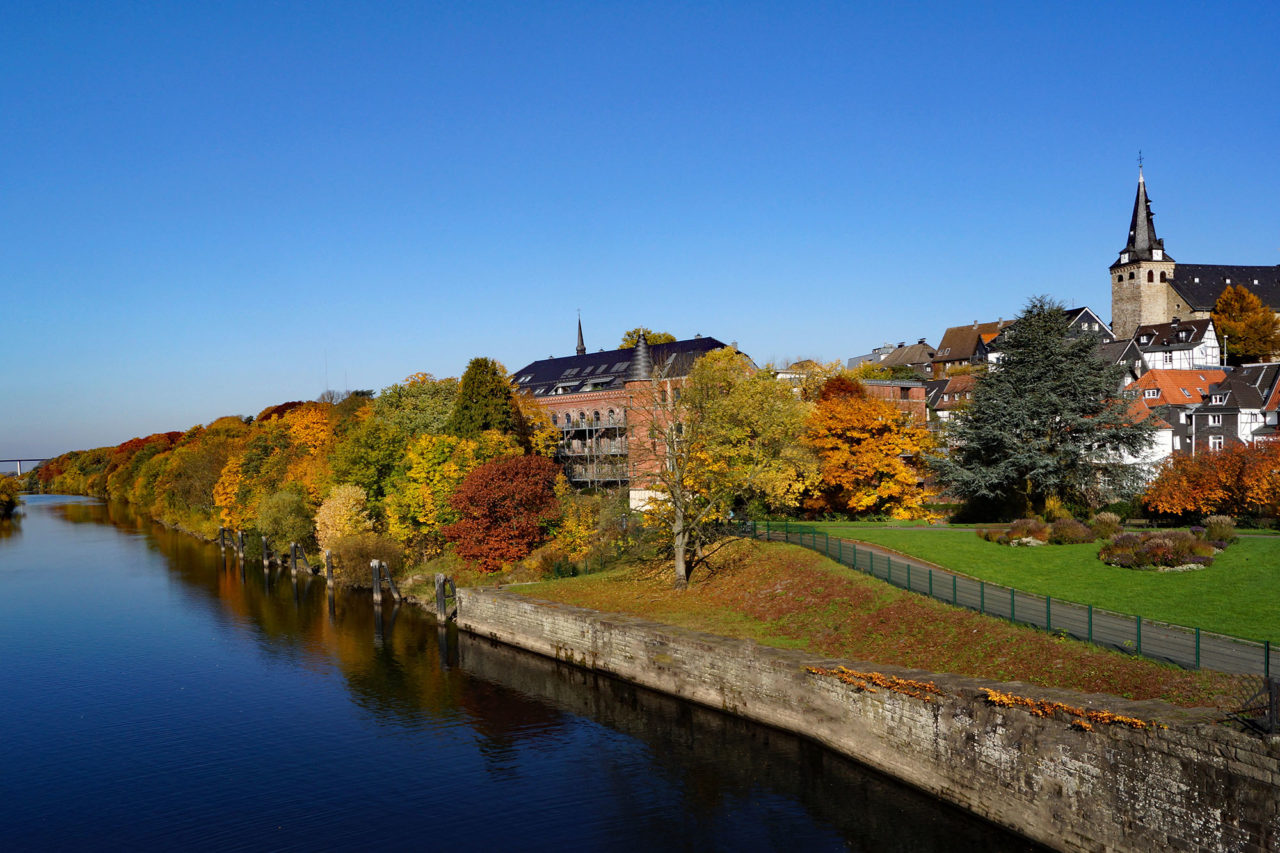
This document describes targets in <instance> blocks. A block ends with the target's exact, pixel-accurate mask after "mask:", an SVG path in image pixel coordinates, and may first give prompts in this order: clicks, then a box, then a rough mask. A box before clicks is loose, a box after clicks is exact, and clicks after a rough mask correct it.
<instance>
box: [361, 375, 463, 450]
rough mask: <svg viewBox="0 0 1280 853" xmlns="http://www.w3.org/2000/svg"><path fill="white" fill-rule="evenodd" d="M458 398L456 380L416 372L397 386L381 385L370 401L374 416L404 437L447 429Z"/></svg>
mask: <svg viewBox="0 0 1280 853" xmlns="http://www.w3.org/2000/svg"><path fill="white" fill-rule="evenodd" d="M457 399H458V380H457V379H454V378H452V377H450V378H448V379H436V378H435V377H434V376H432V375H431V374H430V373H415V374H413V375H411V376H408V377H405V380H404V381H403V382H401V383H400V384H398V385H391V386H389V387H387V388H383V389H382V391H381V392H380V393H379V394H378V396H377V397H376V398H375V399H374V401H373V417H374V418H375V419H376V420H380V421H382V422H384V423H386V424H388V425H390V426H393V427H395V428H396V429H398V430H400V431H401V432H402V433H403V434H404V435H405V436H406V437H407V438H408V437H412V436H415V435H422V434H424V433H433V434H437V435H438V434H440V433H442V432H446V431H447V427H448V423H449V416H450V415H451V414H453V406H454V403H455V402H456V401H457Z"/></svg>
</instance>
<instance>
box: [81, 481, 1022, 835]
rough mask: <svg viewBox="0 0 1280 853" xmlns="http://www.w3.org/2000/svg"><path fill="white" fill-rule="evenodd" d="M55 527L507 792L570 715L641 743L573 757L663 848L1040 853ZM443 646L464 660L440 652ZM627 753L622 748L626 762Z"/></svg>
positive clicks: (277, 589) (723, 719) (284, 578)
mask: <svg viewBox="0 0 1280 853" xmlns="http://www.w3.org/2000/svg"><path fill="white" fill-rule="evenodd" d="M58 512H59V514H60V515H62V516H63V517H64V518H66V519H67V520H68V521H71V522H73V523H89V522H95V523H107V524H111V525H113V526H115V527H117V528H120V529H122V530H125V531H127V532H130V533H135V532H140V531H145V532H146V533H147V537H148V546H149V547H151V548H153V549H155V550H157V551H159V552H160V553H161V554H163V555H164V556H165V557H166V558H167V561H168V564H169V566H170V571H171V572H172V574H173V576H175V577H177V578H179V579H180V580H181V581H182V588H183V589H184V590H185V591H187V592H188V594H191V595H197V596H201V597H203V598H205V599H206V600H208V601H210V602H214V603H216V604H217V606H218V607H220V608H221V609H222V610H223V611H225V612H227V613H229V614H231V615H232V616H233V617H234V619H233V621H234V622H235V623H236V624H237V625H238V626H239V627H240V628H241V629H242V630H245V631H249V632H252V633H253V634H254V635H255V636H256V637H257V638H258V641H259V647H260V649H261V650H262V652H263V653H264V654H269V655H274V656H281V657H286V658H290V659H293V660H295V661H297V662H298V663H299V665H302V666H308V667H316V668H325V669H328V668H333V669H335V670H336V671H337V672H338V673H340V675H341V676H342V678H343V681H344V683H345V686H346V689H347V692H348V694H349V695H350V697H351V699H352V701H353V702H355V703H356V704H357V705H358V706H359V707H361V708H362V709H364V710H365V711H366V712H367V713H368V714H370V715H371V716H372V717H374V718H376V719H378V720H379V721H387V722H392V723H394V724H395V725H397V726H401V727H403V728H405V729H408V730H412V731H418V730H424V729H438V728H440V727H442V726H451V725H457V724H461V725H465V726H467V727H468V728H470V729H471V730H472V731H474V732H475V733H476V735H477V748H478V750H479V752H480V755H481V757H482V759H483V762H484V765H485V767H486V769H487V772H488V773H489V775H490V776H491V777H492V778H494V779H497V780H499V781H505V780H510V779H515V778H516V777H518V776H519V775H520V772H521V761H522V759H523V758H525V757H527V753H528V751H529V750H530V749H531V748H532V749H534V750H538V749H539V748H540V747H539V744H541V745H542V747H541V749H542V751H543V752H544V756H543V757H544V758H549V759H551V760H555V756H556V753H555V752H554V751H555V750H561V749H562V747H563V746H564V745H565V744H566V742H567V740H566V739H572V738H573V737H574V736H575V735H576V734H578V730H577V729H576V728H575V727H577V726H579V725H580V724H578V723H577V722H576V721H575V720H574V718H573V717H571V716H569V714H575V715H578V716H580V717H585V718H587V719H591V720H595V721H598V722H599V723H602V724H603V725H605V726H607V727H609V728H610V729H613V730H615V731H618V732H621V733H622V734H623V735H625V736H627V737H628V738H631V739H634V740H635V741H637V742H639V743H641V744H643V745H644V749H643V750H642V753H641V755H640V756H639V757H638V758H634V757H631V758H623V759H617V760H618V761H619V762H620V763H618V764H616V765H614V764H609V763H608V762H610V761H613V760H615V759H614V758H613V755H614V753H613V752H612V751H610V752H608V753H607V754H606V755H601V756H599V757H598V758H597V757H595V756H591V755H588V756H586V758H585V759H584V758H583V756H582V755H581V753H575V752H574V751H573V750H568V752H569V753H571V754H574V755H576V756H577V758H576V760H589V761H591V765H590V770H591V773H590V778H591V780H592V782H593V784H596V785H601V786H604V787H605V788H606V789H607V793H608V797H607V800H608V802H611V803H617V804H618V809H619V810H620V811H624V810H625V809H626V808H627V807H628V805H629V804H633V803H638V802H653V801H654V799H655V793H654V792H655V791H658V792H659V793H658V794H657V798H658V800H659V801H665V802H668V803H669V804H670V807H669V809H667V810H661V809H658V810H654V812H653V813H652V814H643V815H638V816H629V817H627V818H626V820H628V821H629V822H630V823H631V824H633V825H637V826H639V827H640V828H641V829H642V831H643V832H644V833H646V836H647V837H650V838H652V839H654V840H655V842H657V844H656V845H655V846H658V845H661V844H662V843H664V842H665V841H667V840H669V841H670V842H671V844H672V845H674V846H678V847H686V848H687V847H689V846H703V844H705V845H706V846H709V847H725V846H734V844H733V843H731V842H733V841H734V840H735V837H734V830H735V827H736V826H737V821H735V820H734V815H735V814H737V813H739V812H741V810H743V809H746V808H750V809H752V810H753V814H751V815H749V816H744V819H743V820H742V821H741V822H742V823H743V825H744V826H749V827H751V828H752V831H756V832H759V831H761V827H762V826H764V827H765V830H766V831H772V832H774V833H777V835H778V837H771V838H769V839H768V843H770V844H771V845H773V846H777V847H783V846H786V845H788V844H789V843H790V839H789V838H788V837H787V831H788V827H791V826H796V825H798V824H797V822H801V823H804V822H807V821H810V820H817V821H818V822H819V824H820V825H826V826H828V827H830V828H832V830H833V832H834V833H836V834H837V835H839V836H840V837H843V838H844V839H845V843H846V844H847V845H850V846H853V847H855V848H859V849H869V850H870V849H874V850H889V851H895V850H898V851H907V850H912V851H914V850H931V849H945V850H957V851H965V850H1018V849H1035V848H1034V847H1032V846H1031V845H1029V844H1027V843H1025V842H1023V841H1021V840H1020V839H1016V838H1011V837H1010V836H1008V835H1006V834H1004V833H1003V832H1001V831H1000V830H998V829H996V828H994V827H991V826H989V825H987V824H985V823H981V822H979V821H977V820H976V819H975V818H972V817H971V816H969V815H966V814H964V813H963V812H960V811H959V810H958V809H952V808H950V807H948V806H945V805H943V804H941V803H939V802H937V801H935V800H933V799H932V798H930V797H927V796H925V795H923V794H920V793H918V792H915V791H913V790H911V789H909V788H907V787H905V786H903V785H901V784H899V783H896V782H894V781H892V780H890V779H888V778H886V777H883V776H880V775H879V774H877V773H874V772H873V771H870V770H868V769H866V768H864V767H861V766H860V765H858V764H856V763H854V762H852V761H848V760H846V759H844V758H841V757H840V756H838V755H836V754H834V753H832V752H830V751H829V750H827V749H825V748H823V747H820V746H818V745H816V744H814V743H812V742H810V741H807V740H804V739H802V738H798V737H794V736H792V735H789V734H786V733H784V732H780V731H776V730H773V729H769V728H765V727H762V726H757V725H754V724H752V723H748V722H746V721H743V720H740V719H738V718H735V717H731V716H728V715H724V714H720V713H718V712H715V711H712V710H709V709H705V708H702V707H700V706H696V705H692V704H689V703H686V702H681V701H679V700H676V699H673V698H671V697H667V696H664V695H661V694H658V693H653V692H650V691H648V690H645V689H643V688H638V687H635V686H634V685H630V684H626V683H624V682H621V681H616V680H614V679H611V678H608V677H605V676H601V675H597V674H594V673H590V672H587V671H585V670H581V669H578V668H576V667H572V666H569V665H567V664H562V663H559V662H556V661H552V660H549V659H546V658H542V657H539V656H536V655H531V654H528V653H525V652H521V651H519V650H516V649H512V648H510V647H507V646H502V645H500V644H497V643H493V642H491V641H488V640H484V639H481V638H478V637H473V636H470V635H467V634H458V633H457V631H456V629H454V628H448V629H443V628H439V627H438V626H437V625H436V623H435V622H434V620H431V619H430V618H428V617H425V616H423V615H422V614H421V613H420V612H419V611H417V609H416V608H414V607H412V606H403V607H401V608H400V609H399V611H398V612H397V611H396V609H395V608H394V606H393V605H391V604H390V603H387V604H385V605H384V609H383V619H382V633H381V638H382V641H381V642H380V643H379V642H375V634H376V623H375V617H374V609H373V603H372V600H371V597H370V595H369V593H368V592H367V591H355V590H345V589H344V590H337V591H336V593H335V595H334V599H333V609H332V612H331V611H330V606H329V597H328V595H327V593H328V590H327V586H326V584H325V582H324V579H323V578H312V577H310V576H300V577H299V578H298V579H297V581H296V582H294V580H293V579H292V578H291V577H290V574H289V572H288V571H287V570H280V569H275V570H272V571H270V572H264V571H263V569H262V566H261V563H260V562H258V561H253V560H250V561H248V562H247V564H246V565H245V566H244V567H243V572H242V567H241V566H240V565H239V563H237V561H236V560H235V558H234V556H233V555H230V554H229V553H228V554H226V555H224V554H222V553H220V552H219V550H218V548H217V547H216V546H214V545H211V544H208V543H205V542H202V541H200V540H197V539H195V538H194V537H191V536H187V535H186V534H182V533H179V532H177V531H173V530H169V529H166V528H164V527H162V526H160V525H158V524H155V523H154V522H151V521H150V520H149V519H145V518H139V517H138V516H137V515H136V514H134V513H133V512H132V511H131V510H130V509H129V508H128V507H127V506H124V505H117V506H111V505H104V504H99V503H69V504H65V505H63V506H61V507H59V508H58ZM393 614H394V619H393ZM441 634H445V635H448V636H452V637H454V638H455V639H454V641H453V642H454V643H456V645H453V646H452V648H451V647H450V646H451V644H450V643H449V642H448V641H446V642H445V643H444V644H443V645H442V642H441V639H440V637H441ZM450 655H456V657H455V658H454V659H453V660H450ZM587 737H598V735H587ZM633 753H634V748H633V747H632V746H628V747H626V749H625V750H623V751H622V753H619V754H623V755H628V756H631V755H632V754H633ZM673 810H674V811H673ZM761 810H765V811H766V812H767V814H768V817H767V818H761V817H760V811H761ZM806 825H807V824H806ZM743 831H746V830H743ZM738 840H740V841H742V843H743V844H744V845H746V846H759V845H760V844H761V843H762V839H761V838H759V837H755V838H743V839H738Z"/></svg>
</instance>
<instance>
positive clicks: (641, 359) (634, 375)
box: [627, 332, 653, 382]
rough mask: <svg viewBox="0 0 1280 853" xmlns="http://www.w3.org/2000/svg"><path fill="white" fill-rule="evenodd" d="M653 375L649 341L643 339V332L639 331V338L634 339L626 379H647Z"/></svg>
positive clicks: (634, 380) (635, 380)
mask: <svg viewBox="0 0 1280 853" xmlns="http://www.w3.org/2000/svg"><path fill="white" fill-rule="evenodd" d="M652 375H653V360H652V359H651V358H650V357H649V342H648V341H647V340H645V337H644V333H643V332H641V333H640V340H638V341H636V351H635V354H634V355H632V356H631V367H630V369H628V370H627V381H628V382H637V381H639V380H643V379H648V378H649V377H650V376H652Z"/></svg>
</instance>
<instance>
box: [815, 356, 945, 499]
mask: <svg viewBox="0 0 1280 853" xmlns="http://www.w3.org/2000/svg"><path fill="white" fill-rule="evenodd" d="M805 440H806V442H807V443H808V444H809V446H810V447H812V448H813V449H814V450H816V451H817V453H818V458H819V464H820V470H821V475H822V484H821V487H820V489H819V491H818V496H817V498H816V499H814V500H812V501H811V502H810V505H811V508H814V509H819V508H826V509H832V510H836V511H843V512H848V513H850V514H853V515H858V514H863V513H887V514H888V515H890V516H891V517H893V518H923V517H926V516H927V515H928V512H927V510H926V509H925V502H926V501H927V500H928V499H929V498H930V497H932V496H933V495H934V494H935V492H934V491H933V490H932V489H930V488H928V487H926V486H925V483H924V476H923V470H922V468H923V466H922V464H921V463H922V460H923V459H924V458H925V457H926V456H927V455H928V454H929V453H931V452H932V450H933V447H934V442H933V438H932V436H931V435H930V434H929V431H928V429H926V428H925V427H923V426H920V425H918V424H916V423H915V422H914V421H913V420H912V418H911V416H910V415H909V414H908V413H906V412H904V411H902V410H901V409H899V408H898V407H897V406H895V405H894V404H893V403H892V402H891V401H889V400H880V399H876V398H874V397H869V396H868V395H867V392H866V389H865V388H864V387H863V386H862V385H861V384H859V383H858V382H855V381H854V380H852V379H850V378H849V377H847V376H836V377H832V378H831V379H829V380H828V381H827V383H826V384H825V385H824V386H823V388H822V391H821V392H820V393H819V395H818V402H817V405H816V406H814V408H813V411H812V413H811V414H810V415H809V420H808V424H807V429H806V431H805Z"/></svg>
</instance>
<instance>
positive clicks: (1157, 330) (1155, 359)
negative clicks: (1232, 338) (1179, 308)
mask: <svg viewBox="0 0 1280 853" xmlns="http://www.w3.org/2000/svg"><path fill="white" fill-rule="evenodd" d="M1133 341H1134V343H1136V344H1137V345H1138V349H1139V350H1140V351H1141V352H1142V360H1143V362H1144V363H1145V364H1146V367H1147V370H1158V369H1163V370H1195V369H1197V368H1201V367H1217V366H1219V365H1220V364H1221V363H1222V350H1221V349H1220V348H1219V346H1218V335H1217V332H1216V331H1215V330H1214V328H1213V320H1211V319H1202V320H1183V319H1181V318H1179V317H1174V318H1173V319H1172V320H1170V321H1169V322H1168V323H1151V324H1147V325H1143V326H1139V327H1138V328H1137V329H1136V330H1135V331H1134V333H1133Z"/></svg>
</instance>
